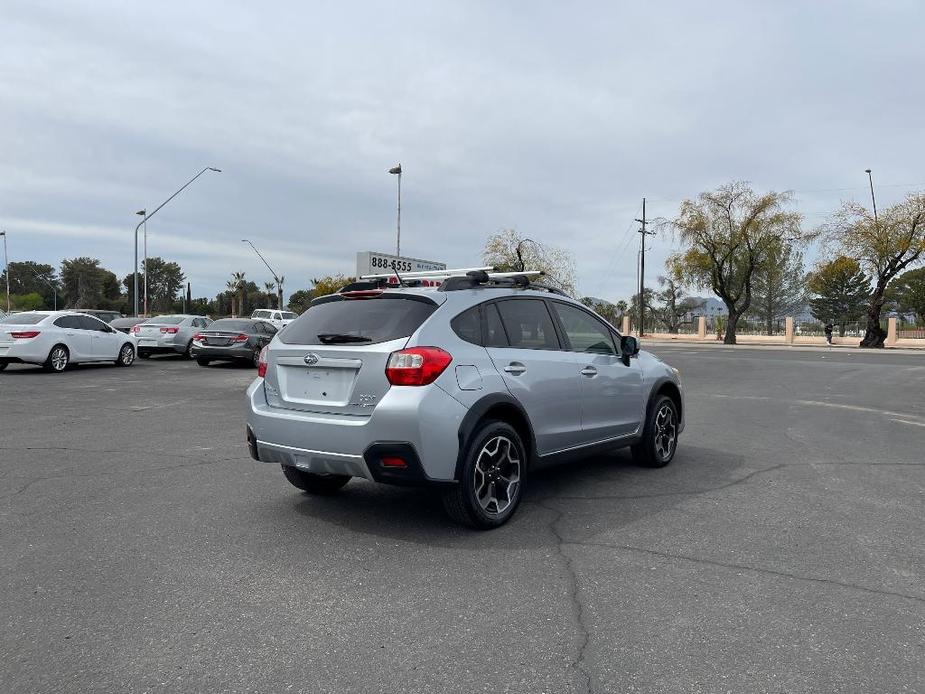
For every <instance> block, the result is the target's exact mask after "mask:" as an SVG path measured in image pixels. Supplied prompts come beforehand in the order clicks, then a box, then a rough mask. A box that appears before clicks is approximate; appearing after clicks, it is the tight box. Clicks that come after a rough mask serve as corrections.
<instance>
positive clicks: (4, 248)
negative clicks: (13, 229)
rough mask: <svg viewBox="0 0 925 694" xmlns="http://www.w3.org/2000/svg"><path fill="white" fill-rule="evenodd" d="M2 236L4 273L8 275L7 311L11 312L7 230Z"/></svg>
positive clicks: (2, 232)
mask: <svg viewBox="0 0 925 694" xmlns="http://www.w3.org/2000/svg"><path fill="white" fill-rule="evenodd" d="M0 236H2V237H3V263H4V266H5V268H4V270H3V274H4V275H6V312H7V313H9V312H10V256H9V255H8V254H7V252H6V232H5V231H0Z"/></svg>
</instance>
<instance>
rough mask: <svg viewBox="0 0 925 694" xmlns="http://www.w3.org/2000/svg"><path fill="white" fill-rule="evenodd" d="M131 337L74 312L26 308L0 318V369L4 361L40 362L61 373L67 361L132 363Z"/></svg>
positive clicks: (132, 341)
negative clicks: (20, 311) (23, 310)
mask: <svg viewBox="0 0 925 694" xmlns="http://www.w3.org/2000/svg"><path fill="white" fill-rule="evenodd" d="M136 352H137V344H136V341H135V338H134V337H132V336H131V335H126V334H125V333H120V332H119V331H117V330H114V329H113V328H111V327H109V326H108V325H106V323H104V322H103V321H101V320H100V319H99V318H95V317H93V316H88V315H86V314H83V313H78V312H76V311H27V312H24V313H13V314H10V315H9V316H6V317H5V318H0V371H2V370H3V369H5V368H6V366H7V364H17V363H21V364H41V365H42V366H44V367H45V369H46V370H47V371H55V372H61V371H64V370H65V369H66V368H67V367H68V366H69V365H70V364H82V363H85V362H93V361H109V362H113V363H114V364H115V365H116V366H131V365H132V364H133V363H134V362H135V353H136Z"/></svg>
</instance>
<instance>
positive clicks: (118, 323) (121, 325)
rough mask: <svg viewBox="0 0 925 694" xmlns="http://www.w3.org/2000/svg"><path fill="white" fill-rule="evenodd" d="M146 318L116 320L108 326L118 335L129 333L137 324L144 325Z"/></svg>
mask: <svg viewBox="0 0 925 694" xmlns="http://www.w3.org/2000/svg"><path fill="white" fill-rule="evenodd" d="M146 320H148V319H147V318H116V319H114V320H113V321H112V322H111V323H110V324H109V325H110V326H111V327H113V328H115V329H116V330H118V331H119V332H120V333H128V332H131V330H132V328H133V327H135V326H136V325H138V324H139V323H144V322H145V321H146Z"/></svg>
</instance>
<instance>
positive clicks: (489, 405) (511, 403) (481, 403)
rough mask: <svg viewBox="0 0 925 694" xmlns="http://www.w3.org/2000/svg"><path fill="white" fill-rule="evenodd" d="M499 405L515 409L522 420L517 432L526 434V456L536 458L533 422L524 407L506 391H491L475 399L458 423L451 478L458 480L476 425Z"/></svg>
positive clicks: (530, 458) (531, 458)
mask: <svg viewBox="0 0 925 694" xmlns="http://www.w3.org/2000/svg"><path fill="white" fill-rule="evenodd" d="M499 405H501V406H503V407H510V408H513V409H514V410H516V411H517V413H518V415H519V416H520V418H521V419H522V421H523V426H522V427H515V428H517V429H518V433H520V434H521V436H522V437H523V434H524V433H526V434H527V439H528V440H526V441H524V444H525V445H526V446H527V447H528V449H529V450H528V451H527V457H528V459H529V460H531V461H532V460H534V459H535V458H536V436H535V435H534V433H533V424H532V423H531V422H530V417H529V416H528V415H527V411H526V410H525V409H524V407H523V405H521V404H520V403H519V402H518V401H517V399H516V398H514V396H512V395H510V394H508V393H491V394H489V395H485V396H484V397H482V398H481V399H479V400H477V401H476V402H475V404H474V405H472V407H470V408H469V411H468V412H467V413H466V416H465V417H463V420H462V422H460V424H459V432H458V437H459V452H458V453H457V454H456V469H455V471H454V472H453V479H455V480H457V481H458V480H459V477H460V475H461V473H462V466H463V462H464V457H465V454H466V447H467V446H468V444H469V441H470V439H471V438H472V436H473V434H474V433H475V429H476V427H477V426H478V423H479V422H480V421H482V419H483V418H484V417H485V415H487V414H488V413H489V412H490V411H491V410H492V409H493V408H495V407H498V406H499ZM524 428H525V429H526V432H523V431H520V429H524Z"/></svg>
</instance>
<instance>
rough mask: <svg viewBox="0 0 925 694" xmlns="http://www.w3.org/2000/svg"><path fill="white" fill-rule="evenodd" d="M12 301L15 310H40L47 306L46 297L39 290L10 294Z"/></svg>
mask: <svg viewBox="0 0 925 694" xmlns="http://www.w3.org/2000/svg"><path fill="white" fill-rule="evenodd" d="M10 303H11V304H12V306H13V310H14V311H40V310H42V309H44V308H45V299H44V297H42V295H41V294H39V293H38V292H29V293H28V294H10Z"/></svg>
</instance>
